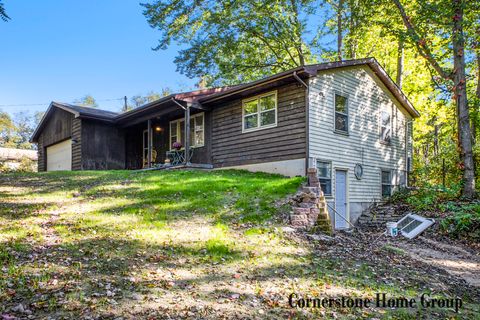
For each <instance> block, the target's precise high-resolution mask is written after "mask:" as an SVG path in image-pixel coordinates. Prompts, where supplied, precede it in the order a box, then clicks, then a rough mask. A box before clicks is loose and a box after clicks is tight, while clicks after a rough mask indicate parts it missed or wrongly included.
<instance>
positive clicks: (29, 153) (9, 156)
mask: <svg viewBox="0 0 480 320" xmlns="http://www.w3.org/2000/svg"><path fill="white" fill-rule="evenodd" d="M24 159H29V160H31V164H32V167H33V168H30V170H35V167H36V162H37V151H35V150H27V149H16V148H1V147H0V166H2V167H4V168H6V169H7V170H13V171H15V170H18V169H20V167H21V166H22V161H23V160H24ZM29 166H30V165H29Z"/></svg>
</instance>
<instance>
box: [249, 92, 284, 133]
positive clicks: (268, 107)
mask: <svg viewBox="0 0 480 320" xmlns="http://www.w3.org/2000/svg"><path fill="white" fill-rule="evenodd" d="M242 112H243V128H242V131H243V132H248V131H254V130H258V129H264V128H271V127H275V126H276V125H277V92H276V91H275V92H269V93H266V94H263V95H260V96H257V97H255V98H252V99H248V100H244V101H243V108H242Z"/></svg>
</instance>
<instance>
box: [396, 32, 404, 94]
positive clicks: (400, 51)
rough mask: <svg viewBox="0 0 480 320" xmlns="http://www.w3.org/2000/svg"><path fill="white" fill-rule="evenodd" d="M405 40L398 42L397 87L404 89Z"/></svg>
mask: <svg viewBox="0 0 480 320" xmlns="http://www.w3.org/2000/svg"><path fill="white" fill-rule="evenodd" d="M403 47H404V43H403V39H399V40H398V56H397V86H398V87H399V88H400V89H402V78H403V60H404V52H403Z"/></svg>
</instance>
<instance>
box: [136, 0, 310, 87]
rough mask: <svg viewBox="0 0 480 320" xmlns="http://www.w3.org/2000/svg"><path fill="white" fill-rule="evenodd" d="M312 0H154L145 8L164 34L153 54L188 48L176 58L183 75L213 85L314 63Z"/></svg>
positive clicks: (150, 19) (251, 78)
mask: <svg viewBox="0 0 480 320" xmlns="http://www.w3.org/2000/svg"><path fill="white" fill-rule="evenodd" d="M313 2H314V1H306V0H305V1H300V0H266V1H260V0H243V1H211V0H203V1H197V0H189V1H176V0H155V1H152V3H144V4H142V5H143V6H144V7H145V11H144V15H145V16H146V17H147V20H148V22H149V24H150V25H151V26H152V27H153V28H156V29H158V30H160V32H161V36H160V41H159V44H158V46H157V47H156V48H155V50H159V49H166V48H167V47H168V46H169V45H170V43H171V42H172V41H175V42H178V43H180V44H188V48H186V49H183V50H181V51H180V52H179V55H178V56H177V57H176V59H175V63H176V64H177V66H178V69H179V71H180V72H182V73H184V74H186V75H187V76H189V77H192V78H195V77H197V78H201V77H204V76H206V75H208V77H206V78H205V79H208V80H209V85H215V84H229V83H238V82H245V81H250V80H255V79H258V78H259V77H261V76H264V75H267V74H272V73H276V72H280V71H284V70H286V69H289V68H294V67H297V66H301V65H304V64H306V63H308V62H313V61H314V59H313V57H312V54H311V52H310V51H309V49H308V46H307V44H306V42H305V41H304V39H303V38H302V37H303V36H304V35H305V33H306V22H305V20H304V19H303V18H302V17H303V15H304V14H311V13H310V12H313V11H314V9H315V8H314V6H313V5H312V4H313Z"/></svg>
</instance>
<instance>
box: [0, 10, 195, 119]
mask: <svg viewBox="0 0 480 320" xmlns="http://www.w3.org/2000/svg"><path fill="white" fill-rule="evenodd" d="M139 2H140V0H122V1H118V0H116V1H114V0H101V1H98V0H97V1H93V0H81V1H74V0H45V1H36V0H3V3H4V5H5V9H6V11H7V14H8V15H9V16H10V18H11V20H10V21H8V22H6V23H5V22H2V21H1V20H0V111H7V112H9V113H11V114H14V113H17V112H20V111H30V112H35V111H44V110H46V108H47V107H48V104H49V103H50V102H51V101H61V102H70V103H71V102H73V101H74V100H76V99H79V98H82V97H83V96H85V95H87V94H89V95H92V96H93V97H94V98H95V99H96V100H97V101H98V104H99V106H100V108H102V109H107V110H112V111H119V109H120V108H121V106H122V103H123V102H122V101H119V100H111V99H120V98H122V97H123V96H127V97H128V98H130V97H132V96H134V95H137V94H146V93H148V92H150V91H157V92H161V91H162V88H165V87H168V88H170V89H171V90H173V91H174V92H175V91H184V90H188V89H191V88H193V87H194V84H195V82H196V80H194V79H189V78H187V77H186V76H183V75H181V74H179V73H178V72H176V66H175V64H174V62H173V60H174V58H175V56H176V54H177V52H178V50H179V47H177V46H171V47H169V48H168V49H167V50H164V51H153V50H152V47H155V46H156V44H157V42H158V39H159V33H158V31H156V30H154V29H152V28H151V27H150V26H149V25H148V23H147V21H146V18H145V17H144V16H143V14H142V7H141V6H140V5H139ZM105 100H111V101H105ZM25 104H40V105H35V106H12V105H25Z"/></svg>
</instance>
